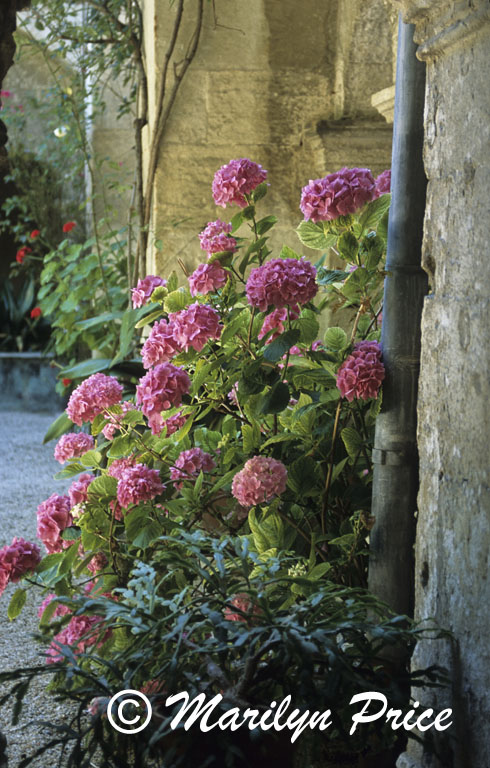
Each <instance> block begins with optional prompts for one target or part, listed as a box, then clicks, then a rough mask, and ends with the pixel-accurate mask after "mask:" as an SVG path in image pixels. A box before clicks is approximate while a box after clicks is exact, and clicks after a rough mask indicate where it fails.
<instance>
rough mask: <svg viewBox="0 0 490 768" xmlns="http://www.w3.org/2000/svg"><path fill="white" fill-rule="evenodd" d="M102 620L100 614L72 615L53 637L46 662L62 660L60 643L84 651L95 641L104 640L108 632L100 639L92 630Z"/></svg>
mask: <svg viewBox="0 0 490 768" xmlns="http://www.w3.org/2000/svg"><path fill="white" fill-rule="evenodd" d="M102 621H103V618H102V616H73V617H72V618H71V619H70V621H69V623H68V624H67V625H66V627H64V629H62V630H61V632H58V634H57V635H55V636H54V637H53V640H52V642H51V645H50V646H49V648H48V650H47V651H46V656H47V658H46V662H47V663H48V664H56V662H58V661H63V659H64V658H65V657H64V656H63V654H62V653H60V650H59V646H60V645H68V646H69V647H70V648H71V650H72V651H73V652H75V653H84V652H85V651H86V650H87V649H88V648H90V647H91V646H92V645H95V643H98V644H101V643H102V642H104V640H105V639H106V638H107V637H108V634H109V632H106V633H105V635H104V637H103V638H102V640H101V639H100V636H99V634H98V633H97V632H95V631H94V630H95V629H96V627H97V625H98V624H100V623H101V622H102Z"/></svg>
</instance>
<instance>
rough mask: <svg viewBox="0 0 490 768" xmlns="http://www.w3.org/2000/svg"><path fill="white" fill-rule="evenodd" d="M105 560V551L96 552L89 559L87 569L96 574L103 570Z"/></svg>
mask: <svg viewBox="0 0 490 768" xmlns="http://www.w3.org/2000/svg"><path fill="white" fill-rule="evenodd" d="M107 562H108V561H107V555H106V554H105V552H97V554H96V555H94V556H93V558H92V559H91V561H90V562H89V563H88V565H87V570H88V571H90V573H92V574H93V575H94V576H96V575H97V574H98V573H100V572H101V571H103V570H104V568H105V567H106V565H107Z"/></svg>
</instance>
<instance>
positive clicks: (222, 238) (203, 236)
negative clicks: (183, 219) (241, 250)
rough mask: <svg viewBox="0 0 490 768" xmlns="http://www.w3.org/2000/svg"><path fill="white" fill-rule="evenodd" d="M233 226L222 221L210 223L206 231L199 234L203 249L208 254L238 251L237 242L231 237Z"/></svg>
mask: <svg viewBox="0 0 490 768" xmlns="http://www.w3.org/2000/svg"><path fill="white" fill-rule="evenodd" d="M230 232H231V224H227V223H226V222H224V221H221V219H217V220H216V221H210V222H209V223H208V225H207V226H206V228H205V229H203V231H202V232H200V233H199V240H200V242H201V248H202V250H203V251H207V252H208V253H222V252H224V251H231V252H234V251H236V240H235V238H234V237H230Z"/></svg>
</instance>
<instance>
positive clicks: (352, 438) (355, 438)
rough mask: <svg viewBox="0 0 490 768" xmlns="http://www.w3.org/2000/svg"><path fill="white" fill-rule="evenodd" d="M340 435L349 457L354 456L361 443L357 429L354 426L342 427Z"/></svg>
mask: <svg viewBox="0 0 490 768" xmlns="http://www.w3.org/2000/svg"><path fill="white" fill-rule="evenodd" d="M340 436H341V438H342V441H343V443H344V445H345V449H346V451H347V453H348V454H349V456H350V457H351V459H353V458H355V457H356V456H357V454H358V453H359V451H360V450H361V447H362V443H363V441H362V437H361V436H360V434H359V433H358V431H357V430H356V429H354V427H344V429H343V430H342V431H341V433H340Z"/></svg>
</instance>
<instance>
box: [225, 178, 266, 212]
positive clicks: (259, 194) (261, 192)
mask: <svg viewBox="0 0 490 768" xmlns="http://www.w3.org/2000/svg"><path fill="white" fill-rule="evenodd" d="M268 188H269V185H268V184H267V182H266V181H263V182H262V184H259V186H258V187H255V189H254V191H253V192H252V199H253V201H254V203H258V202H259V200H262V198H263V197H265V196H266V194H267V190H268ZM232 221H233V219H232Z"/></svg>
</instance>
